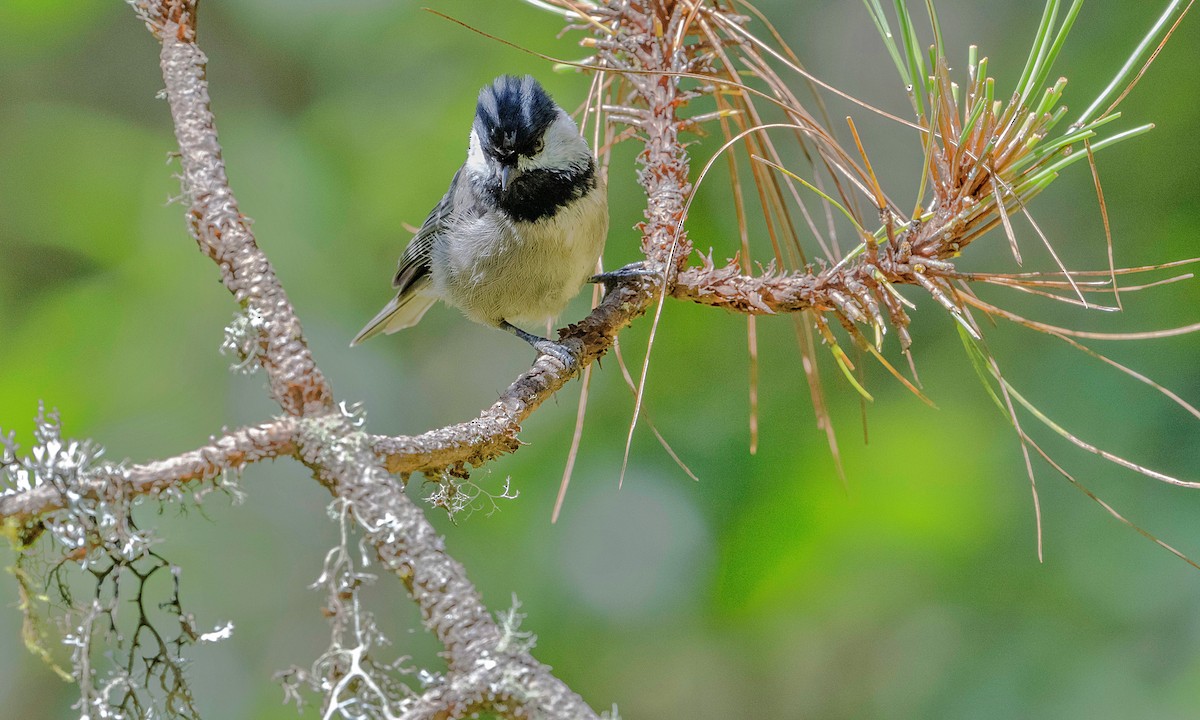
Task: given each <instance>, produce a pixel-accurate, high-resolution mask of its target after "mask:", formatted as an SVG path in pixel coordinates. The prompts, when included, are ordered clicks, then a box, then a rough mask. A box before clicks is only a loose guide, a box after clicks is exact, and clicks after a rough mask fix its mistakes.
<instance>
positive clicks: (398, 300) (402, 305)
mask: <svg viewBox="0 0 1200 720" xmlns="http://www.w3.org/2000/svg"><path fill="white" fill-rule="evenodd" d="M436 299H437V298H435V297H433V296H431V295H426V294H425V293H423V292H421V288H418V287H411V288H408V289H406V290H405V291H404V292H401V293H400V294H399V295H397V296H396V297H394V298H392V299H391V301H390V302H388V304H387V305H386V306H384V308H383V309H382V310H380V311H379V314H378V315H376V316H375V317H374V318H372V319H371V322H369V323H367V325H366V327H364V328H363V329H362V330H361V331H359V333H358V335H356V336H355V337H354V339H353V340H351V341H350V346H351V347H354V346H355V345H358V344H359V343H361V342H362V341H364V340H368V339H370V338H373V337H375V336H376V335H378V334H379V333H389V334H390V333H394V332H396V331H397V330H403V329H404V328H407V327H412V326H413V325H416V324H417V323H418V322H420V321H421V318H422V317H423V316H424V315H425V312H426V311H427V310H429V308H430V306H432V305H433V302H434V300H436Z"/></svg>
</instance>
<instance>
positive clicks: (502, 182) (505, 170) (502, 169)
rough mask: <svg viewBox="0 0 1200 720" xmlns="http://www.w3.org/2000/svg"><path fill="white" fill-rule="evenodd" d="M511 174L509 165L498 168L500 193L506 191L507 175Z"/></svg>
mask: <svg viewBox="0 0 1200 720" xmlns="http://www.w3.org/2000/svg"><path fill="white" fill-rule="evenodd" d="M511 172H512V166H511V165H501V166H500V192H504V191H505V190H508V175H509V173H511Z"/></svg>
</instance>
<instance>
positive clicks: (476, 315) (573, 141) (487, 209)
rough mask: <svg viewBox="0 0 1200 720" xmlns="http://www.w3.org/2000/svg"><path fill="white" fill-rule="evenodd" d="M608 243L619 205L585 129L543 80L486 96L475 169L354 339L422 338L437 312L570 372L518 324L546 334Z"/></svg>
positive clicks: (517, 80)
mask: <svg viewBox="0 0 1200 720" xmlns="http://www.w3.org/2000/svg"><path fill="white" fill-rule="evenodd" d="M607 235H608V195H607V188H606V187H605V183H604V180H603V178H601V177H600V174H599V172H598V170H597V167H596V160H595V156H594V155H593V154H592V151H591V149H590V148H589V147H588V143H587V141H586V140H585V139H584V138H583V137H582V136H581V135H580V133H579V128H578V127H577V126H576V124H575V121H574V120H572V119H571V116H570V115H568V114H567V112H566V111H565V110H563V109H562V108H561V107H559V106H558V105H557V104H556V103H555V102H554V100H553V99H551V97H550V95H548V94H547V93H546V91H545V90H544V89H543V88H542V86H541V85H540V84H539V83H538V82H537V80H535V79H534V78H533V77H532V76H529V75H525V76H523V77H517V76H513V75H502V76H500V77H498V78H496V79H495V80H494V81H493V82H492V83H491V84H489V85H486V86H484V87H483V89H481V90H480V91H479V98H478V101H477V103H476V106H475V119H474V122H473V123H472V125H471V133H470V142H469V146H468V149H467V159H466V162H464V163H463V165H462V166H461V167H460V168H459V169H458V171H457V172H455V173H454V177H453V179H451V180H450V188H449V189H448V190H447V191H446V194H445V195H444V196H443V197H442V199H441V201H440V202H438V204H437V205H436V206H435V207H434V208H433V210H432V212H430V213H429V217H427V218H426V219H425V222H424V223H422V225H421V227H420V229H419V230H418V231H417V233H416V234H415V235H414V236H413V238H412V240H411V241H409V243H408V247H407V248H406V249H405V250H404V254H403V255H402V256H401V258H400V262H399V265H398V267H397V269H396V275H395V277H394V279H393V281H392V285H393V287H395V288H396V290H397V293H396V297H394V298H393V299H392V300H391V301H390V302H389V303H388V304H387V305H386V306H384V308H383V309H382V310H380V311H379V313H378V314H377V315H376V316H375V317H374V318H372V319H371V321H370V322H369V323H367V324H366V326H365V327H364V328H363V329H362V330H361V331H360V332H359V333H358V335H357V336H355V338H354V340H353V341H352V342H351V343H350V344H351V346H354V345H358V344H359V343H361V342H363V341H364V340H367V339H369V338H371V337H374V336H375V335H378V334H380V333H393V332H396V331H397V330H402V329H404V328H407V327H412V326H413V325H415V324H417V322H418V321H420V319H421V318H422V316H424V315H425V312H426V311H427V310H429V308H430V306H432V305H433V303H434V302H435V301H437V300H441V301H443V302H445V303H446V304H448V305H451V306H453V307H456V308H458V309H459V310H461V311H462V313H463V314H464V315H465V316H466V317H467V318H468V319H470V320H473V321H475V322H477V323H481V324H483V325H488V326H491V327H495V328H499V329H502V330H506V331H508V332H510V333H512V334H513V335H516V336H517V337H519V338H521V339H522V340H524V341H525V342H527V343H529V344H530V345H531V346H533V348H534V349H535V350H536V351H537V352H538V353H540V354H542V355H550V356H552V357H554V358H557V359H558V360H559V361H560V362H562V363H563V364H564V365H567V366H571V365H573V364H574V362H575V355H574V353H572V351H571V350H570V349H569V348H568V347H566V346H565V345H563V344H562V343H558V342H555V341H552V340H549V339H547V338H544V337H540V336H538V335H535V334H533V333H530V332H527V331H526V330H523V329H522V328H521V327H519V326H518V325H517V324H515V323H521V324H526V323H546V322H547V321H549V320H551V319H553V318H554V317H556V316H557V315H558V314H559V313H560V312H561V311H562V310H563V308H564V307H566V304H567V303H568V302H569V301H570V300H571V298H573V297H575V295H577V294H578V293H579V290H580V288H582V287H583V285H584V283H585V281H588V280H589V279H591V280H593V281H598V282H605V283H606V284H607V283H608V282H609V281H611V280H614V279H617V278H616V276H614V275H613V274H611V273H610V274H609V275H607V276H595V277H591V276H592V273H593V272H594V271H595V268H596V266H597V261H598V259H599V258H600V255H601V254H602V252H603V250H604V243H605V238H606V237H607Z"/></svg>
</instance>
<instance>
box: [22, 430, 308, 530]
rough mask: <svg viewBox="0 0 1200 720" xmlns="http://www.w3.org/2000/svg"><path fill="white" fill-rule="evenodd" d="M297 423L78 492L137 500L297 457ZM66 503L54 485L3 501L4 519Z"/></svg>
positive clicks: (89, 481)
mask: <svg viewBox="0 0 1200 720" xmlns="http://www.w3.org/2000/svg"><path fill="white" fill-rule="evenodd" d="M295 430H296V424H295V421H294V420H292V419H291V418H280V419H278V420H273V421H271V422H268V423H264V424H262V425H255V426H252V427H246V428H240V429H238V430H234V431H232V432H228V433H226V434H225V435H222V436H221V437H219V438H213V439H212V440H211V442H210V443H209V444H208V445H205V446H203V447H200V448H197V449H195V450H192V451H190V452H186V453H183V454H182V455H176V456H175V457H172V458H167V459H165V460H156V461H153V462H148V463H142V464H137V465H129V466H114V467H113V468H111V469H109V470H107V471H105V472H101V473H98V474H94V475H91V476H89V477H88V478H86V479H85V480H84V481H83V484H82V485H81V486H78V487H75V488H73V490H74V491H76V492H80V493H82V494H83V495H85V496H87V497H89V498H90V499H93V500H100V499H105V498H111V497H117V496H120V497H125V498H135V497H140V496H144V495H155V494H157V493H159V492H162V491H164V490H167V489H172V490H182V489H184V488H185V487H186V486H187V484H188V483H191V482H195V481H202V480H209V479H211V478H214V477H216V476H218V475H220V474H221V473H223V472H227V471H233V470H238V469H241V468H243V467H245V466H246V465H249V464H250V463H254V462H258V461H259V460H267V459H271V458H276V457H280V456H284V455H291V454H293V453H294V452H295V450H296V446H295V443H294V434H295ZM66 502H67V498H65V497H64V496H63V494H62V493H61V492H60V491H59V490H58V488H56V487H55V486H54V485H53V484H50V483H41V484H38V485H36V486H35V487H33V488H31V489H29V490H26V491H24V492H16V493H9V494H6V495H0V519H3V520H4V521H6V522H11V523H14V524H16V525H18V526H20V525H27V524H29V523H31V522H34V521H36V520H37V519H39V518H41V517H42V516H44V515H46V514H47V513H51V512H54V511H55V510H61V509H62V508H63V507H64V506H65V503H66Z"/></svg>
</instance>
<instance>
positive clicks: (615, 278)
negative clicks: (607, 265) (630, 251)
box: [588, 260, 662, 291]
mask: <svg viewBox="0 0 1200 720" xmlns="http://www.w3.org/2000/svg"><path fill="white" fill-rule="evenodd" d="M644 277H652V278H657V277H662V273H660V272H659V271H657V270H655V269H653V268H651V267H648V266H647V264H646V261H645V260H642V261H639V262H635V263H629V264H628V265H626V266H625V267H621V268H617V269H616V270H609V271H608V272H602V273H600V274H599V275H593V276H591V277H590V278H588V282H590V283H604V289H605V290H606V291H609V290H612V289H613V288H614V287H616V286H617V285H620V284H621V283H626V282H630V281H631V280H637V279H639V278H644Z"/></svg>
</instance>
